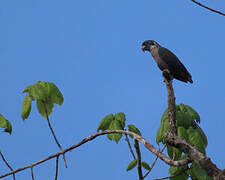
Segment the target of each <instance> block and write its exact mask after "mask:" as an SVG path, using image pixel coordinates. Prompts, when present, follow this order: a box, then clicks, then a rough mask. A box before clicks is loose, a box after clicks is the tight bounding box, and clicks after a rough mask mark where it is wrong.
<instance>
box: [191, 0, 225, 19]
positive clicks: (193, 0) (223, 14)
mask: <svg viewBox="0 0 225 180" xmlns="http://www.w3.org/2000/svg"><path fill="white" fill-rule="evenodd" d="M191 1H192V2H194V3H196V4H198V5H199V6H201V7H203V8H205V9H208V10H210V11H212V12H215V13H218V14H220V15H222V16H225V13H223V12H221V11H217V10H215V9H212V8H210V7H207V6H205V5H203V4H201V3H200V2H198V1H195V0H191Z"/></svg>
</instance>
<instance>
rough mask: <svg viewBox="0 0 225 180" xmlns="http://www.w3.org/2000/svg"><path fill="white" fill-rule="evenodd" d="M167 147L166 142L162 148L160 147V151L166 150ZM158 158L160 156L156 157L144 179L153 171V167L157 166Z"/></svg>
mask: <svg viewBox="0 0 225 180" xmlns="http://www.w3.org/2000/svg"><path fill="white" fill-rule="evenodd" d="M165 148H166V144H164V145H163V147H162V149H161V150H160V149H159V152H161V153H162V152H163V151H164V149H165ZM158 158H159V157H158V156H156V157H155V159H154V161H153V163H152V165H151V167H150V169H149V170H148V171H147V172H146V174H145V175H144V177H143V179H144V178H146V177H147V176H148V174H149V173H150V172H151V171H152V168H153V167H154V166H155V163H156V161H157V160H158Z"/></svg>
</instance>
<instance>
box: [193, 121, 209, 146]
mask: <svg viewBox="0 0 225 180" xmlns="http://www.w3.org/2000/svg"><path fill="white" fill-rule="evenodd" d="M196 131H197V132H198V134H199V135H200V136H201V138H202V142H203V144H204V146H205V148H206V147H207V145H208V140H207V137H206V135H205V133H204V132H203V130H202V129H201V128H200V127H199V126H198V125H197V124H196Z"/></svg>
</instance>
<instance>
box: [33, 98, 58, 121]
mask: <svg viewBox="0 0 225 180" xmlns="http://www.w3.org/2000/svg"><path fill="white" fill-rule="evenodd" d="M44 103H45V105H44ZM53 107H54V104H53V103H52V102H42V101H41V100H37V108H38V111H39V113H40V114H41V115H42V116H43V117H44V118H47V116H46V110H47V114H48V116H49V115H50V114H51V112H52V109H53ZM45 108H46V110H45Z"/></svg>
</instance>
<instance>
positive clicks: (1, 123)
mask: <svg viewBox="0 0 225 180" xmlns="http://www.w3.org/2000/svg"><path fill="white" fill-rule="evenodd" d="M0 127H1V128H4V132H8V133H9V134H11V133H12V125H11V123H10V122H9V120H7V119H6V118H5V117H4V116H3V115H1V114H0Z"/></svg>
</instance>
